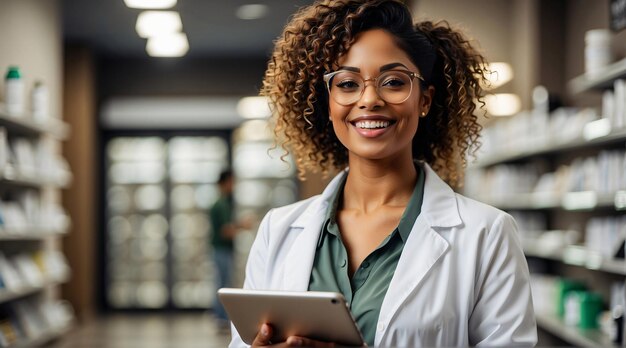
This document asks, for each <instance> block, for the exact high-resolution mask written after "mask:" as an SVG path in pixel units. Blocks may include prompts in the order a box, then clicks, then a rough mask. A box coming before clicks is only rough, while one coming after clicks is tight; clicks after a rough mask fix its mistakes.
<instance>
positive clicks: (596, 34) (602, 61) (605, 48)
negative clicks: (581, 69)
mask: <svg viewBox="0 0 626 348" xmlns="http://www.w3.org/2000/svg"><path fill="white" fill-rule="evenodd" d="M612 62H613V52H612V51H611V32H610V31H609V30H607V29H593V30H589V31H587V32H586V33H585V72H586V73H587V74H589V75H594V74H597V73H598V72H599V71H602V69H603V68H604V67H606V66H607V65H609V64H611V63H612Z"/></svg>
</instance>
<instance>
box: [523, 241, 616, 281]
mask: <svg viewBox="0 0 626 348" xmlns="http://www.w3.org/2000/svg"><path fill="white" fill-rule="evenodd" d="M524 254H526V256H530V257H538V258H542V259H546V260H553V261H558V262H562V263H564V264H567V265H572V266H580V267H584V268H586V269H588V270H592V271H602V272H606V273H612V274H617V275H623V276H626V261H625V260H619V259H614V258H606V257H603V256H602V255H601V254H600V253H598V252H595V251H593V250H588V249H587V248H585V247H582V246H577V245H569V246H566V247H565V248H563V249H562V250H552V249H547V248H545V247H543V246H542V245H541V244H540V243H539V242H536V241H532V242H529V241H526V242H524Z"/></svg>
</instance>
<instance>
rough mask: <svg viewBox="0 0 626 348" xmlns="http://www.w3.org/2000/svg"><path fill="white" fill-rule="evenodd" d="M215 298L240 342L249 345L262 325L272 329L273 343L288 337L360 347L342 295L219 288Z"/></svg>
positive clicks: (360, 338) (362, 343)
mask: <svg viewBox="0 0 626 348" xmlns="http://www.w3.org/2000/svg"><path fill="white" fill-rule="evenodd" d="M218 296H219V299H220V301H221V302H222V304H223V305H224V309H225V310H226V312H227V313H228V316H229V318H230V320H231V321H232V322H233V324H234V325H235V328H236V329H237V332H238V333H239V335H240V336H241V339H242V340H243V341H244V342H245V343H247V344H252V342H253V341H254V338H255V337H256V335H257V333H258V332H259V330H260V329H261V326H262V325H263V324H264V323H268V324H270V325H272V327H273V328H274V336H273V338H272V342H282V341H285V340H286V339H287V337H289V336H301V337H307V338H311V339H315V340H319V341H326V342H335V343H337V344H339V345H343V346H363V345H364V341H363V336H361V332H360V331H359V329H358V327H357V325H356V323H355V321H354V319H353V318H352V315H351V314H350V310H349V309H348V307H347V305H346V300H345V299H344V297H343V295H341V294H339V293H335V292H316V291H303V292H292V291H266V290H245V289H230V288H222V289H219V290H218Z"/></svg>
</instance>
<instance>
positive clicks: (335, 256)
mask: <svg viewBox="0 0 626 348" xmlns="http://www.w3.org/2000/svg"><path fill="white" fill-rule="evenodd" d="M416 168H417V182H416V183H415V189H414V190H413V194H412V195H411V199H410V201H409V203H408V205H407V207H406V209H405V210H404V213H403V214H402V218H400V223H399V224H398V227H396V228H395V229H394V230H393V231H392V232H391V233H390V234H389V235H388V236H387V237H386V238H385V240H383V241H382V243H381V244H380V245H379V246H378V247H377V248H376V250H374V251H372V253H371V254H369V255H368V256H367V257H366V258H365V260H363V262H362V263H361V265H359V268H358V269H357V270H356V272H354V275H353V276H352V278H350V277H349V275H348V254H347V252H346V247H345V246H344V244H343V242H342V240H341V232H340V231H339V226H338V225H337V207H338V206H339V201H340V199H341V197H342V194H343V188H344V186H345V183H346V177H347V175H346V177H344V179H343V182H342V183H341V184H340V185H339V186H338V189H337V191H336V192H335V193H334V194H333V196H332V197H331V204H330V205H329V208H328V210H327V212H326V218H325V222H324V224H323V226H324V227H323V229H322V233H320V238H319V241H318V245H317V250H316V252H315V261H314V263H313V270H312V271H311V278H310V280H309V290H310V291H334V292H340V293H342V294H343V296H344V297H345V298H346V301H347V302H348V305H349V306H350V311H351V312H352V316H353V317H354V319H355V320H356V323H357V325H358V326H359V329H360V330H361V333H362V334H363V338H364V339H365V341H366V342H367V344H368V345H370V346H373V345H374V337H375V334H376V323H377V322H378V315H379V313H380V307H381V306H382V303H383V299H384V298H385V294H386V293H387V289H388V288H389V283H390V282H391V278H392V277H393V274H394V272H395V270H396V266H397V265H398V260H399V259H400V255H401V254H402V249H403V248H404V243H405V242H406V240H407V238H408V237H409V234H410V233H411V229H412V228H413V225H414V223H415V220H416V219H417V216H418V215H419V214H420V211H421V208H422V198H423V193H424V173H423V170H422V168H421V167H419V166H416Z"/></svg>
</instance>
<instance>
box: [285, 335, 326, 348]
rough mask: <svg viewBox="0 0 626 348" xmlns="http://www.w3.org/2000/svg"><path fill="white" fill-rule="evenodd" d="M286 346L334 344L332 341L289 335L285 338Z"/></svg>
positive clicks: (324, 345)
mask: <svg viewBox="0 0 626 348" xmlns="http://www.w3.org/2000/svg"><path fill="white" fill-rule="evenodd" d="M286 343H287V346H288V347H334V346H335V344H334V343H332V342H322V341H316V340H312V339H310V338H306V337H298V336H289V337H288V338H287V341H286Z"/></svg>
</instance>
